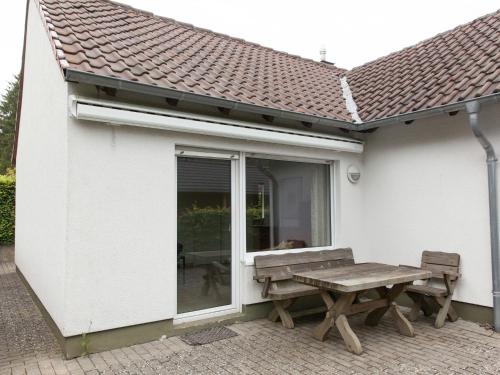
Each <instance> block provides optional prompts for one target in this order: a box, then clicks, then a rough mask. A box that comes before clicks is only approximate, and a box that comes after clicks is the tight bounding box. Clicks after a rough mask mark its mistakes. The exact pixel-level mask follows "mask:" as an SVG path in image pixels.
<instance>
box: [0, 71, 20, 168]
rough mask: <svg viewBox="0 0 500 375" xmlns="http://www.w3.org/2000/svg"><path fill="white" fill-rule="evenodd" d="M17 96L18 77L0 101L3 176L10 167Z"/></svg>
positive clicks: (0, 161)
mask: <svg viewBox="0 0 500 375" xmlns="http://www.w3.org/2000/svg"><path fill="white" fill-rule="evenodd" d="M18 96H19V76H15V77H14V80H13V81H11V82H10V83H9V84H8V86H7V89H6V90H5V93H4V94H3V95H2V99H1V100H0V174H5V173H6V171H7V168H10V167H11V166H12V164H11V156H12V149H13V146H14V137H15V133H16V114H17V98H18Z"/></svg>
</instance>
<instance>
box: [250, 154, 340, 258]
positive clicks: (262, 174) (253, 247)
mask: <svg viewBox="0 0 500 375" xmlns="http://www.w3.org/2000/svg"><path fill="white" fill-rule="evenodd" d="M246 215H247V220H246V221H247V225H246V233H247V239H246V243H247V251H249V252H253V251H264V250H277V249H292V248H308V247H319V246H328V245H330V244H331V233H330V232H331V230H330V228H331V226H330V169H329V166H328V165H325V164H313V163H301V162H294V161H282V160H269V159H256V158H247V159H246Z"/></svg>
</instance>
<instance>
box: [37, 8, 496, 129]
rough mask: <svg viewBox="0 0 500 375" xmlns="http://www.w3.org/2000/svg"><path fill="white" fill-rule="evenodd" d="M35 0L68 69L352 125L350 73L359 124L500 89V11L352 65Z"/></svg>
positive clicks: (130, 15)
mask: <svg viewBox="0 0 500 375" xmlns="http://www.w3.org/2000/svg"><path fill="white" fill-rule="evenodd" d="M39 3H40V10H41V12H42V15H43V18H44V20H45V23H46V26H47V29H48V31H49V32H50V36H51V40H52V43H53V46H54V49H55V51H56V55H57V58H58V61H59V63H60V65H61V67H62V69H71V70H77V71H82V72H88V73H93V74H96V75H101V76H106V77H115V78H119V79H124V80H128V81H132V82H139V83H143V84H146V85H151V86H155V87H163V88H169V89H173V90H177V91H179V92H185V93H194V94H198V95H202V96H207V97H212V98H220V99H225V100H230V101H233V102H240V103H245V104H250V105H256V106H260V107H266V108H271V109H278V110H284V111H290V112H296V113H300V114H306V115H311V116H316V117H320V118H327V119H333V120H339V121H345V122H349V123H352V122H353V115H352V113H351V112H350V111H349V110H348V109H347V105H346V104H347V103H346V99H345V98H344V96H345V95H346V89H345V87H344V90H343V88H342V85H341V82H340V78H341V77H344V76H346V77H347V83H348V85H349V87H350V89H351V91H352V97H353V99H354V102H355V104H356V105H357V111H358V114H359V115H360V117H361V120H362V121H363V122H366V121H372V120H377V119H381V118H386V117H390V116H395V115H398V114H404V113H409V112H412V111H417V110H422V109H426V108H432V107H437V106H440V105H443V104H450V103H454V102H459V101H462V100H466V99H471V98H474V97H478V96H487V95H491V94H496V93H499V92H500V66H499V64H500V48H499V40H500V11H497V12H495V13H492V14H489V15H486V16H484V17H482V18H479V19H477V20H475V21H473V22H471V23H468V24H466V25H462V26H459V27H457V28H455V29H453V30H451V31H448V32H445V33H443V34H440V35H437V36H436V37H434V38H431V39H428V40H426V41H424V42H421V43H419V44H417V45H415V46H413V47H409V48H406V49H404V50H402V51H400V52H396V53H393V54H391V55H389V56H386V57H383V58H381V59H378V60H375V61H372V62H370V63H368V64H365V65H363V66H360V67H358V68H355V69H353V70H351V71H346V70H344V69H339V68H337V67H335V66H333V65H331V64H327V63H320V62H316V61H313V60H309V59H304V58H301V57H298V56H293V55H289V54H286V53H283V52H279V51H276V50H273V49H270V48H266V47H262V46H260V45H257V44H254V43H250V42H247V41H244V40H241V39H236V38H232V37H229V36H226V35H223V34H218V33H215V32H212V31H209V30H205V29H201V28H197V27H194V26H192V25H188V24H184V23H180V22H177V21H175V20H172V19H169V18H164V17H159V16H155V15H153V14H151V13H148V12H144V11H140V10H137V9H134V8H131V7H129V6H126V5H122V4H119V3H115V2H112V1H108V0H39ZM344 86H345V85H344ZM347 100H349V99H347ZM350 104H351V106H350V107H351V108H350V109H351V111H352V103H350Z"/></svg>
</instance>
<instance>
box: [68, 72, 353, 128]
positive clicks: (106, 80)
mask: <svg viewBox="0 0 500 375" xmlns="http://www.w3.org/2000/svg"><path fill="white" fill-rule="evenodd" d="M65 77H66V80H67V81H69V82H77V83H86V84H91V85H97V86H103V87H109V88H113V89H117V90H124V91H130V92H134V93H139V94H144V95H152V96H160V97H165V98H172V99H177V100H180V101H184V102H187V103H193V104H201V105H208V106H214V107H223V108H227V109H230V110H236V111H241V112H247V113H254V114H258V115H268V116H273V117H274V118H275V120H279V119H285V120H292V121H301V122H307V123H311V124H313V125H325V126H332V127H336V128H341V129H348V130H357V128H358V126H359V125H356V124H353V123H349V122H346V121H342V120H335V119H331V118H327V117H319V116H314V115H307V114H302V113H298V112H292V111H286V110H282V109H274V108H269V107H264V106H258V105H253V104H246V103H242V102H237V101H233V100H228V99H223V98H216V97H212V96H207V95H199V94H194V93H187V92H182V91H178V90H173V89H169V88H166V87H159V86H153V85H146V84H143V83H139V82H133V81H128V80H125V79H120V78H115V77H108V76H103V75H97V74H94V73H87V72H82V71H79V70H73V69H70V68H67V69H65Z"/></svg>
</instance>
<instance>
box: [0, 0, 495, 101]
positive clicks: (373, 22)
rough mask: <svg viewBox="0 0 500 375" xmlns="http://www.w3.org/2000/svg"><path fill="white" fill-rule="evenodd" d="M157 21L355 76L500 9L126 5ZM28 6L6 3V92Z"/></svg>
mask: <svg viewBox="0 0 500 375" xmlns="http://www.w3.org/2000/svg"><path fill="white" fill-rule="evenodd" d="M121 2H123V3H126V4H130V5H132V6H135V7H139V8H141V9H145V10H148V11H152V12H154V13H155V14H158V15H162V16H167V17H171V18H174V19H177V20H178V21H184V22H188V23H192V24H194V25H196V26H200V27H204V28H208V29H211V30H214V31H218V32H222V33H225V34H229V35H231V36H236V37H240V38H244V39H246V40H249V41H252V42H256V43H259V44H262V45H264V46H267V47H272V48H275V49H278V50H281V51H286V52H289V53H292V54H296V55H300V56H303V57H308V58H312V59H316V60H318V59H319V50H320V49H321V47H325V48H326V50H327V59H328V60H329V61H332V62H335V63H336V64H337V66H340V67H343V68H352V67H354V66H358V65H360V64H363V63H365V62H368V61H371V60H373V59H376V58H377V57H380V56H384V55H386V54H388V53H390V52H393V51H396V50H398V49H401V48H404V47H407V46H410V45H412V44H415V43H417V42H419V41H421V40H423V39H426V38H429V37H431V36H433V35H435V34H437V33H439V32H442V31H446V30H449V29H451V28H453V27H455V26H457V25H460V24H462V23H466V22H468V21H471V20H473V19H474V18H477V17H480V16H482V15H484V14H486V13H490V12H493V11H495V10H497V9H499V8H500V0H474V1H473V0H467V1H466V0H419V1H402V0H377V1H374V0H347V1H331V0H309V1H304V0H246V1H242V0H182V1H168V0H122V1H121ZM24 12H25V0H2V1H1V2H0V36H1V37H0V42H1V51H2V54H1V55H2V58H1V60H0V67H1V69H0V92H1V93H3V91H4V89H5V87H6V85H7V82H8V81H9V80H11V79H12V77H13V75H14V74H16V73H18V72H19V70H20V66H21V54H22V41H23V32H24Z"/></svg>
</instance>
